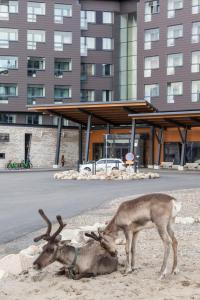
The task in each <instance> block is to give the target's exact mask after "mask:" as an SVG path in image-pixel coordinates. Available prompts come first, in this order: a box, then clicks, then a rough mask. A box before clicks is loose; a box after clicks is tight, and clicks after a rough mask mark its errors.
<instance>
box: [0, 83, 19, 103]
mask: <svg viewBox="0 0 200 300" xmlns="http://www.w3.org/2000/svg"><path fill="white" fill-rule="evenodd" d="M16 96H17V85H16V84H9V83H7V84H4V83H1V84H0V103H8V98H9V97H16Z"/></svg>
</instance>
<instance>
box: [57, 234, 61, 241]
mask: <svg viewBox="0 0 200 300" xmlns="http://www.w3.org/2000/svg"><path fill="white" fill-rule="evenodd" d="M61 240H62V235H61V234H59V235H58V236H57V237H56V238H55V241H56V242H60V241H61Z"/></svg>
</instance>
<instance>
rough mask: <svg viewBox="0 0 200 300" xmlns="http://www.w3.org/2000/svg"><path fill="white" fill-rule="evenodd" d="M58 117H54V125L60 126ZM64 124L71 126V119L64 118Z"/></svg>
mask: <svg viewBox="0 0 200 300" xmlns="http://www.w3.org/2000/svg"><path fill="white" fill-rule="evenodd" d="M58 118H59V117H53V125H54V126H58ZM63 126H69V120H67V119H63Z"/></svg>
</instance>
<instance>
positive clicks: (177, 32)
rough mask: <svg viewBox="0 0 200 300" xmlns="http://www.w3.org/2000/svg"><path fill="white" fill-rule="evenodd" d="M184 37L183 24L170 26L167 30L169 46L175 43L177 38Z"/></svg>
mask: <svg viewBox="0 0 200 300" xmlns="http://www.w3.org/2000/svg"><path fill="white" fill-rule="evenodd" d="M180 37H183V25H175V26H169V27H168V32H167V47H172V46H174V45H175V40H176V39H178V38H180Z"/></svg>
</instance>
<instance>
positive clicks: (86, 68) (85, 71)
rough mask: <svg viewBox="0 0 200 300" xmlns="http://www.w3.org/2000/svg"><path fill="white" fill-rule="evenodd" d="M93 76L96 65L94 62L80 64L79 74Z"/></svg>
mask: <svg viewBox="0 0 200 300" xmlns="http://www.w3.org/2000/svg"><path fill="white" fill-rule="evenodd" d="M83 75H86V77H87V76H95V75H96V65H95V64H86V63H82V64H81V76H83Z"/></svg>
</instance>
